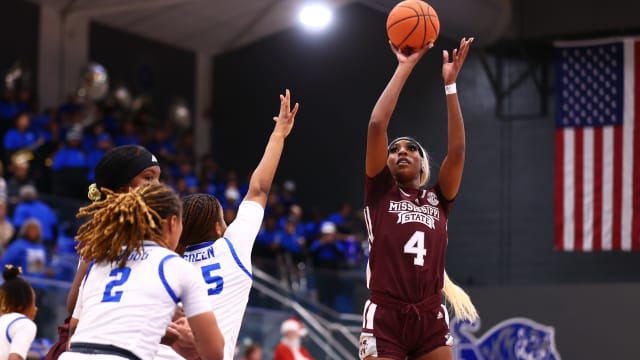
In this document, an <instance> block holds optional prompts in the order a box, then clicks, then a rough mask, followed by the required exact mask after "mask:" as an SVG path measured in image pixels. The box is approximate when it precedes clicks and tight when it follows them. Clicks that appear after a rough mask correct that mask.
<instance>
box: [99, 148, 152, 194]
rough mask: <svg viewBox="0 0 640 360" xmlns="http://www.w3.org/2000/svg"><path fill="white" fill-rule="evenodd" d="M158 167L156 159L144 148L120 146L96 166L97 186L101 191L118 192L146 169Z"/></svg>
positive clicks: (107, 154)
mask: <svg viewBox="0 0 640 360" xmlns="http://www.w3.org/2000/svg"><path fill="white" fill-rule="evenodd" d="M158 165H159V164H158V160H157V159H156V157H155V156H153V154H152V153H150V152H149V151H148V150H147V149H145V148H144V147H142V146H138V145H125V146H118V147H115V148H113V149H112V150H111V151H109V152H107V153H106V154H105V155H104V156H103V157H102V159H101V160H100V162H99V163H98V166H96V185H97V186H98V188H99V189H102V188H105V187H106V188H107V189H109V190H112V191H118V189H120V188H121V187H123V186H127V185H129V183H130V182H131V180H133V178H135V177H136V176H137V175H138V174H139V173H141V172H142V171H144V170H145V169H147V168H149V167H151V166H158Z"/></svg>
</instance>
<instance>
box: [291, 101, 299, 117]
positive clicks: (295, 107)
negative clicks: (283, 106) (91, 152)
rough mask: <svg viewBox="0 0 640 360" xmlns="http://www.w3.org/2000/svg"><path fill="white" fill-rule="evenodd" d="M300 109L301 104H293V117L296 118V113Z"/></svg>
mask: <svg viewBox="0 0 640 360" xmlns="http://www.w3.org/2000/svg"><path fill="white" fill-rule="evenodd" d="M298 109H300V104H298V103H296V104H295V105H294V106H293V110H291V119H295V118H296V114H297V113H298Z"/></svg>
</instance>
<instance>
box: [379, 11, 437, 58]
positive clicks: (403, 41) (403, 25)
mask: <svg viewBox="0 0 640 360" xmlns="http://www.w3.org/2000/svg"><path fill="white" fill-rule="evenodd" d="M439 33H440V20H438V14H436V11H435V10H434V9H433V7H431V5H429V4H427V3H426V2H424V1H421V0H405V1H402V2H400V3H398V4H397V5H396V6H395V7H394V8H393V9H391V12H390V13H389V16H388V17H387V35H389V40H391V43H392V44H393V45H394V46H396V47H398V48H399V49H400V50H402V51H403V52H404V53H411V52H413V51H415V50H419V49H422V48H423V47H425V46H427V44H429V43H430V42H435V41H436V39H437V38H438V34H439Z"/></svg>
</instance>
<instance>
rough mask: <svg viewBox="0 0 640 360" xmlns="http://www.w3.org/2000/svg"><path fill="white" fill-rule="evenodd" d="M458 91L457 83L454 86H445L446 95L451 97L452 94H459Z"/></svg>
mask: <svg viewBox="0 0 640 360" xmlns="http://www.w3.org/2000/svg"><path fill="white" fill-rule="evenodd" d="M457 92H458V91H457V89H456V83H453V84H449V85H445V86H444V93H445V94H446V95H450V94H455V93H457Z"/></svg>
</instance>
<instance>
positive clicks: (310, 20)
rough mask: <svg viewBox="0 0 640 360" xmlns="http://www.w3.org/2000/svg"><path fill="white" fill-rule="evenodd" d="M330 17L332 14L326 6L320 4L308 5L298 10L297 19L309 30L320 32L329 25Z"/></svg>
mask: <svg viewBox="0 0 640 360" xmlns="http://www.w3.org/2000/svg"><path fill="white" fill-rule="evenodd" d="M332 16H333V14H332V13H331V10H329V8H328V7H327V6H325V5H321V4H309V5H306V6H304V7H303V8H302V10H300V14H299V15H298V18H299V19H300V22H301V23H302V24H303V25H304V26H306V27H308V28H310V29H314V30H320V29H323V28H325V27H326V26H327V25H329V22H331V17H332Z"/></svg>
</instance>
